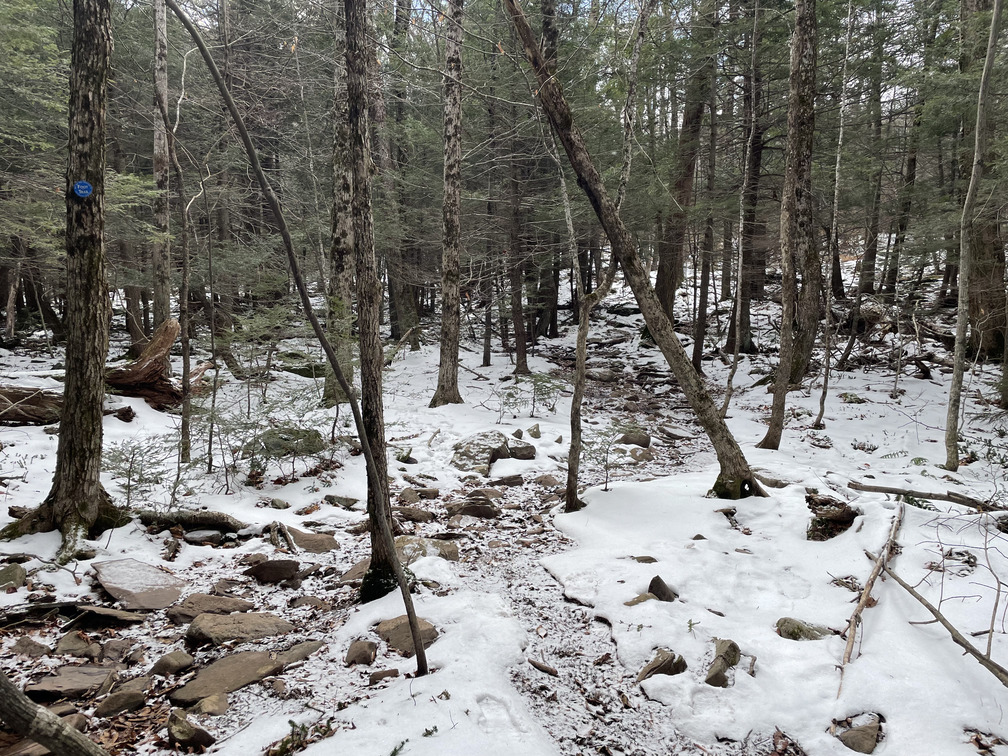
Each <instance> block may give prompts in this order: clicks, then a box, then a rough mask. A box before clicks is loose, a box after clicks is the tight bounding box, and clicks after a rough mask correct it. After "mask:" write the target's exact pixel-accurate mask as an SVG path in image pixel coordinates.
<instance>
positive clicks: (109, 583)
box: [93, 559, 186, 611]
mask: <svg viewBox="0 0 1008 756" xmlns="http://www.w3.org/2000/svg"><path fill="white" fill-rule="evenodd" d="M93 566H94V571H95V574H97V576H98V582H99V583H100V584H101V587H102V588H104V589H105V591H106V592H107V593H108V594H109V595H110V596H112V598H114V599H117V600H118V601H119V602H120V603H122V605H123V606H124V607H125V608H126V609H138V610H141V611H156V610H158V609H164V608H165V607H168V606H171V605H172V604H174V603H175V602H176V601H178V597H179V596H180V595H181V593H182V589H183V588H184V587H185V585H186V583H185V581H183V580H180V579H179V578H177V577H175V576H174V575H172V574H170V573H168V572H165V571H164V570H162V569H159V568H157V567H154V566H153V565H150V564H146V563H145V562H139V561H137V560H136V559H115V560H112V561H110V562H96V563H95V564H94V565H93Z"/></svg>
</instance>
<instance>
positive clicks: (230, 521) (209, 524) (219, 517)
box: [136, 509, 248, 533]
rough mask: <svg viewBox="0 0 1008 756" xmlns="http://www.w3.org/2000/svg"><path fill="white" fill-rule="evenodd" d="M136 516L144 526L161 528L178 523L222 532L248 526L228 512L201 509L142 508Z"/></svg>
mask: <svg viewBox="0 0 1008 756" xmlns="http://www.w3.org/2000/svg"><path fill="white" fill-rule="evenodd" d="M136 516H137V517H138V518H139V519H140V522H141V523H143V524H144V525H145V526H147V527H152V526H156V527H159V528H161V529H163V530H167V529H168V528H173V527H175V526H176V525H178V526H179V527H182V528H214V529H215V530H219V531H221V532H222V533H237V532H238V531H239V530H243V529H245V528H247V527H248V525H246V524H245V523H244V522H242V521H241V520H236V519H235V518H234V517H232V516H231V515H229V514H224V513H223V512H210V511H207V510H203V509H201V510H192V509H177V510H175V511H172V512H155V511H154V510H153V509H144V510H141V511H140V512H137V513H136Z"/></svg>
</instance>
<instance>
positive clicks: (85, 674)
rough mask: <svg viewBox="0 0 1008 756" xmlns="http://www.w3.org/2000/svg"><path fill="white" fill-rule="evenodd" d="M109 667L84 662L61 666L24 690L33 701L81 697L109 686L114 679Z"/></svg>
mask: <svg viewBox="0 0 1008 756" xmlns="http://www.w3.org/2000/svg"><path fill="white" fill-rule="evenodd" d="M116 677H117V675H116V671H115V670H114V669H112V668H111V667H99V666H97V665H94V664H84V665H81V666H79V667H61V668H60V669H58V670H56V672H55V673H53V674H51V675H46V676H45V677H43V678H42V679H41V680H39V681H38V682H37V683H33V684H31V685H26V686H25V689H24V692H25V695H27V696H28V698H30V699H31V700H33V701H36V702H37V701H55V700H58V699H60V698H81V697H83V696H86V695H89V694H91V693H95V692H96V691H99V690H101V689H102V688H105V687H108V688H111V687H112V684H113V683H114V682H115V680H116Z"/></svg>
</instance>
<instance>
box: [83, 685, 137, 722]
mask: <svg viewBox="0 0 1008 756" xmlns="http://www.w3.org/2000/svg"><path fill="white" fill-rule="evenodd" d="M146 703H147V696H146V695H144V692H143V691H141V690H129V689H127V690H117V691H115V692H114V693H109V695H108V696H107V697H106V698H105V699H104V700H103V701H102V702H101V703H99V704H98V706H96V707H95V716H96V717H114V716H115V715H116V714H122V713H123V712H124V711H136V710H137V709H139V708H141V707H143V705H144V704H146Z"/></svg>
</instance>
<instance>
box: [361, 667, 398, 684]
mask: <svg viewBox="0 0 1008 756" xmlns="http://www.w3.org/2000/svg"><path fill="white" fill-rule="evenodd" d="M390 677H399V670H398V669H380V670H378V671H377V672H372V673H371V674H370V675H369V676H368V685H377V684H378V683H380V682H381V681H382V680H386V679H388V678H390Z"/></svg>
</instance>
